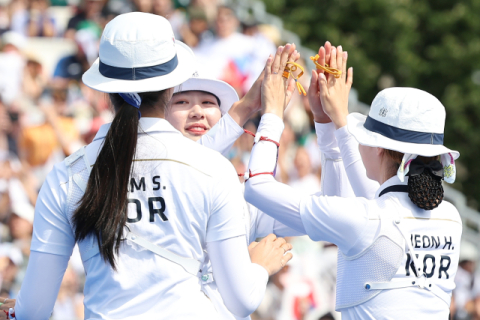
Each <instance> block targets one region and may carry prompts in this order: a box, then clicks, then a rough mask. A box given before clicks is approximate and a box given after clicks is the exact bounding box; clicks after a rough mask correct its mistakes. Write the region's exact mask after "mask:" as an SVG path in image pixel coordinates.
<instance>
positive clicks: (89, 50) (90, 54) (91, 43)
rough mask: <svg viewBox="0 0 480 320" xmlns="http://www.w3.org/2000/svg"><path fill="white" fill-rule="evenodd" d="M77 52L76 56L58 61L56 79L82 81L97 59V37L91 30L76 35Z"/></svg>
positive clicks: (81, 31)
mask: <svg viewBox="0 0 480 320" xmlns="http://www.w3.org/2000/svg"><path fill="white" fill-rule="evenodd" d="M75 43H76V45H77V51H76V52H75V54H72V55H69V56H66V57H63V58H62V59H60V61H58V63H57V66H56V67H55V71H54V72H53V77H54V78H62V79H71V80H77V81H80V80H81V78H82V74H84V73H85V71H87V70H88V68H89V67H90V64H91V63H92V62H93V61H94V58H96V57H97V46H96V36H95V34H94V33H93V32H92V31H91V30H80V31H77V32H76V33H75Z"/></svg>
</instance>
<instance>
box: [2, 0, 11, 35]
mask: <svg viewBox="0 0 480 320" xmlns="http://www.w3.org/2000/svg"><path fill="white" fill-rule="evenodd" d="M9 2H10V0H2V1H0V35H2V34H3V33H4V32H6V31H8V30H9V29H10V10H9V8H8V4H9Z"/></svg>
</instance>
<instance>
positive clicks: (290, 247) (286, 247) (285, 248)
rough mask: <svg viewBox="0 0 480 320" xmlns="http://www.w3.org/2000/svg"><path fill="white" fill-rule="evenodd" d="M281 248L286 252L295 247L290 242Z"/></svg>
mask: <svg viewBox="0 0 480 320" xmlns="http://www.w3.org/2000/svg"><path fill="white" fill-rule="evenodd" d="M280 248H282V249H283V250H284V251H285V253H287V252H288V251H290V250H292V249H293V246H292V245H291V244H290V243H285V244H283V245H282V246H281V247H280Z"/></svg>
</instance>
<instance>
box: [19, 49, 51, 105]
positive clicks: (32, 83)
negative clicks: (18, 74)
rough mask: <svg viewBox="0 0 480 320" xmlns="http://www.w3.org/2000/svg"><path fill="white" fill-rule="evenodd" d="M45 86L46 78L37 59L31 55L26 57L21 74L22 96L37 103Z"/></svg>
mask: <svg viewBox="0 0 480 320" xmlns="http://www.w3.org/2000/svg"><path fill="white" fill-rule="evenodd" d="M46 84H47V77H46V75H45V74H44V73H43V67H42V64H41V63H40V61H39V59H37V58H36V57H35V56H34V55H33V54H30V55H27V64H26V66H25V70H24V74H23V88H22V90H23V94H24V95H25V96H26V97H28V98H30V99H32V100H33V101H37V100H38V98H40V95H41V94H42V92H43V90H44V89H45V86H46Z"/></svg>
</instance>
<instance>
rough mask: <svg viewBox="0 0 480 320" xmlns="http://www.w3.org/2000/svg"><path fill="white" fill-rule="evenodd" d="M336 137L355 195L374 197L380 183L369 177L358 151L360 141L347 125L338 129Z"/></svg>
mask: <svg viewBox="0 0 480 320" xmlns="http://www.w3.org/2000/svg"><path fill="white" fill-rule="evenodd" d="M335 137H336V140H337V142H338V146H339V148H340V153H341V155H342V159H343V166H344V167H345V171H346V173H347V176H348V180H349V181H350V185H351V187H352V189H353V191H354V192H355V195H356V196H357V197H364V198H367V199H373V198H374V197H375V192H376V191H377V190H378V188H379V187H380V185H379V184H378V182H376V181H373V180H370V179H368V178H367V172H366V170H365V166H364V165H363V162H362V158H361V156H360V152H359V151H358V142H357V141H356V140H355V138H354V137H353V136H352V135H351V134H350V133H349V132H348V129H347V127H346V126H345V127H342V128H340V129H338V130H336V131H335Z"/></svg>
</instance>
